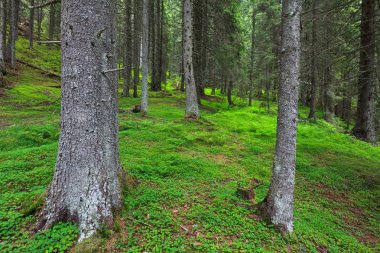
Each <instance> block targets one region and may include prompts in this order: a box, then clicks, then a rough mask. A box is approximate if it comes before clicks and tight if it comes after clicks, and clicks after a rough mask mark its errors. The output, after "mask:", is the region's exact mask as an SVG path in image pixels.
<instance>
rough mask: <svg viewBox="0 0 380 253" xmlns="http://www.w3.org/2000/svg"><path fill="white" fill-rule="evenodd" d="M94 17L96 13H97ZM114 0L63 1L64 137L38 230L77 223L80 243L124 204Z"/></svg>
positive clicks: (60, 144) (108, 220)
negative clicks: (118, 120) (122, 195)
mask: <svg viewBox="0 0 380 253" xmlns="http://www.w3.org/2000/svg"><path fill="white" fill-rule="evenodd" d="M94 13H96V14H97V15H94ZM115 14H116V5H115V1H113V0H102V1H99V0H96V1H94V0H81V1H77V0H65V1H62V21H63V22H62V24H63V25H62V102H61V103H62V107H61V135H60V140H59V150H58V157H57V162H56V167H55V173H54V178H53V182H52V184H51V186H50V189H49V192H48V196H47V198H46V203H45V206H44V209H43V211H42V212H41V215H40V221H39V224H38V227H39V228H47V227H50V226H52V225H54V224H56V223H57V222H59V221H71V222H75V223H77V224H78V225H79V230H80V237H79V241H82V240H83V239H86V238H88V237H90V236H92V235H93V234H94V233H95V232H96V230H97V229H98V228H99V227H100V226H102V225H103V224H104V225H111V224H112V223H113V219H114V217H113V213H114V210H115V208H118V207H120V206H121V189H120V181H119V180H120V179H121V178H120V177H121V175H122V170H121V167H120V162H119V148H118V123H117V108H118V107H117V82H116V75H117V74H116V72H109V73H104V71H106V70H108V69H114V68H115V67H116V57H115V46H114V43H115V39H116V38H115V28H114V21H113V17H115Z"/></svg>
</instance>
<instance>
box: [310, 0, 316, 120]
mask: <svg viewBox="0 0 380 253" xmlns="http://www.w3.org/2000/svg"><path fill="white" fill-rule="evenodd" d="M316 2H317V0H313V6H312V8H313V9H312V12H313V15H312V19H313V20H312V28H311V29H312V32H311V63H310V72H311V73H310V81H311V101H310V112H309V119H312V120H316V115H315V113H316V109H317V108H316V107H317V93H318V92H317V80H316V64H315V58H316V50H317V49H316V42H317V24H316V22H317V21H316V18H317V13H316V12H317V10H316V7H317V5H316Z"/></svg>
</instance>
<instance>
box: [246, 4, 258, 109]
mask: <svg viewBox="0 0 380 253" xmlns="http://www.w3.org/2000/svg"><path fill="white" fill-rule="evenodd" d="M255 30H256V12H255V11H254V10H252V39H251V65H250V66H249V91H248V106H252V97H253V64H254V60H255Z"/></svg>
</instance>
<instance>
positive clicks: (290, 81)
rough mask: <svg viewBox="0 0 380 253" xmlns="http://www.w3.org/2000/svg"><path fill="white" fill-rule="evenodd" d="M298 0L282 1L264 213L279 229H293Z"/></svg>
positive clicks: (298, 43) (299, 0)
mask: <svg viewBox="0 0 380 253" xmlns="http://www.w3.org/2000/svg"><path fill="white" fill-rule="evenodd" d="M300 15H301V0H287V1H283V10H282V41H281V52H282V54H281V65H280V73H281V74H280V87H279V101H278V119H277V141H276V150H275V158H274V165H273V175H272V180H271V184H270V189H269V193H268V196H267V197H266V200H265V201H264V203H263V211H264V214H265V215H266V216H267V217H268V218H269V219H270V221H271V222H272V223H273V224H274V225H275V226H276V227H277V228H279V229H280V231H282V233H291V232H292V231H293V192H294V183H295V165H296V136H297V118H298V92H299V65H300V48H301V42H300V32H301V29H300Z"/></svg>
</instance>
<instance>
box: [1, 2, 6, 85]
mask: <svg viewBox="0 0 380 253" xmlns="http://www.w3.org/2000/svg"><path fill="white" fill-rule="evenodd" d="M5 7H6V6H5V1H1V2H0V86H3V85H2V84H3V82H2V78H3V74H5V60H4V57H5V52H4V51H5V31H6V29H5V19H6V17H5V14H6V12H5Z"/></svg>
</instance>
